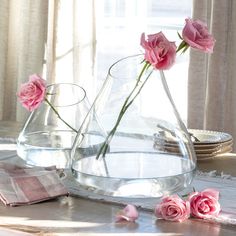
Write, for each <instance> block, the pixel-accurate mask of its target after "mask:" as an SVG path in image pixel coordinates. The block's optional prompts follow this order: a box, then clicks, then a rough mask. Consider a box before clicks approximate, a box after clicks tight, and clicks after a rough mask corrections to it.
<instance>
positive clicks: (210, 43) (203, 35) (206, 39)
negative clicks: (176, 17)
mask: <svg viewBox="0 0 236 236" xmlns="http://www.w3.org/2000/svg"><path fill="white" fill-rule="evenodd" d="M185 21H186V24H185V27H184V28H183V31H182V36H183V39H184V41H185V42H186V43H187V44H188V45H189V46H190V47H192V48H196V49H199V50H201V51H203V52H210V53H212V52H213V48H214V44H215V39H214V38H213V36H212V35H211V34H209V32H208V29H207V25H206V24H205V23H204V22H202V21H200V20H196V21H194V20H192V19H185Z"/></svg>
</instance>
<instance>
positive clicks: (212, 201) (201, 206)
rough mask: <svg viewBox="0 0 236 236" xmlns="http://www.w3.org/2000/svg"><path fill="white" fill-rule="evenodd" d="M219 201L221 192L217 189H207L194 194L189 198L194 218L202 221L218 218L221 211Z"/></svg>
mask: <svg viewBox="0 0 236 236" xmlns="http://www.w3.org/2000/svg"><path fill="white" fill-rule="evenodd" d="M218 199H219V191H217V190H215V189H205V190H204V191H202V192H193V193H192V194H190V196H189V202H190V209H191V214H192V216H195V217H197V218H200V219H205V218H210V217H211V216H218V215H219V212H220V210H221V209H220V204H219V202H218Z"/></svg>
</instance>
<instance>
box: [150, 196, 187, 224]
mask: <svg viewBox="0 0 236 236" xmlns="http://www.w3.org/2000/svg"><path fill="white" fill-rule="evenodd" d="M154 214H155V216H156V217H157V218H163V219H165V220H169V221H179V222H182V221H184V220H186V219H188V218H189V216H190V205H189V202H188V201H184V200H182V199H181V198H180V197H179V196H178V195H172V196H169V197H164V198H162V201H161V203H160V204H158V205H157V206H156V207H155V210H154Z"/></svg>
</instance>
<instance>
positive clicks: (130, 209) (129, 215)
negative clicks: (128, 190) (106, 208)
mask: <svg viewBox="0 0 236 236" xmlns="http://www.w3.org/2000/svg"><path fill="white" fill-rule="evenodd" d="M138 216H139V213H138V211H137V208H136V207H135V206H134V205H131V204H128V205H127V206H126V207H125V208H124V209H123V210H121V211H119V212H117V214H116V222H119V221H122V220H126V221H130V222H134V221H135V220H136V219H138Z"/></svg>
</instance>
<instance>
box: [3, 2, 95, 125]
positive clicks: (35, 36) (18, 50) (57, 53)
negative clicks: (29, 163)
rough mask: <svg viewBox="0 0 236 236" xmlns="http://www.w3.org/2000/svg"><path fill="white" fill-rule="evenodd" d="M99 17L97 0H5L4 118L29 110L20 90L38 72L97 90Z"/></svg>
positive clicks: (18, 116) (52, 79) (20, 116)
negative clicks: (21, 101)
mask: <svg viewBox="0 0 236 236" xmlns="http://www.w3.org/2000/svg"><path fill="white" fill-rule="evenodd" d="M94 21H95V17H94V0H86V1H84V0H48V1H47V0H37V1H34V0H10V1H9V0H1V5H0V120H12V121H20V122H22V121H24V120H25V118H26V117H27V116H28V115H29V113H28V112H27V111H26V110H25V109H24V108H22V107H21V105H20V104H19V102H18V101H17V98H16V92H17V90H18V88H19V86H20V84H21V83H23V82H26V81H27V80H28V76H29V75H30V74H33V73H37V74H39V75H42V76H43V77H44V78H45V79H47V83H48V84H50V83H54V82H57V83H58V82H73V83H77V84H80V85H81V86H84V87H85V89H86V90H88V91H89V94H90V93H92V91H91V89H90V88H91V85H92V83H93V66H94V55H95V42H96V41H95V28H94ZM85 82H86V83H85Z"/></svg>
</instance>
